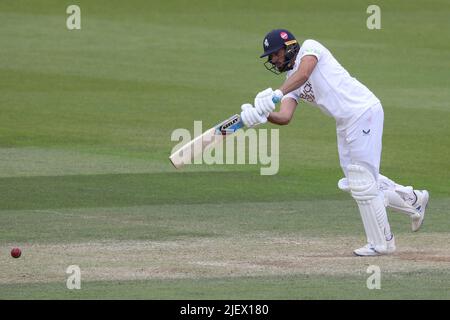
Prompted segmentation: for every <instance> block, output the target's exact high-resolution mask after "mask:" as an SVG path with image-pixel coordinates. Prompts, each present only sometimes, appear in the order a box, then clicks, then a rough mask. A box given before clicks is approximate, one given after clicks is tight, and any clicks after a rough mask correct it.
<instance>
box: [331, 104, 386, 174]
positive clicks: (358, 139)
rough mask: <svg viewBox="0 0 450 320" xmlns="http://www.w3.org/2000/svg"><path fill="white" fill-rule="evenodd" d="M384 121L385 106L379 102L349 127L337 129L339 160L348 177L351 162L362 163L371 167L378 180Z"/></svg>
mask: <svg viewBox="0 0 450 320" xmlns="http://www.w3.org/2000/svg"><path fill="white" fill-rule="evenodd" d="M383 123H384V112H383V107H382V106H381V103H378V104H376V105H374V106H372V107H371V108H370V109H368V110H367V111H366V112H365V113H364V114H363V115H362V116H361V117H360V118H359V119H358V120H357V121H356V122H355V123H354V124H353V125H351V126H350V127H349V128H347V129H346V130H342V131H337V144H338V152H339V161H340V164H341V167H342V170H343V171H344V174H345V176H346V177H347V166H348V165H349V164H361V165H364V166H365V167H367V168H369V170H370V171H371V172H372V174H373V175H374V177H375V179H376V180H378V174H379V172H380V160H381V147H382V136H383Z"/></svg>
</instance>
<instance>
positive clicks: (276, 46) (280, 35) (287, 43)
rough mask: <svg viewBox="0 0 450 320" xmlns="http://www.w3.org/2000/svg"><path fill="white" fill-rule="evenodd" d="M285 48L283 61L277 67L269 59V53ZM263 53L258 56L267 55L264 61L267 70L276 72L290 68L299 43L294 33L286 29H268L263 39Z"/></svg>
mask: <svg viewBox="0 0 450 320" xmlns="http://www.w3.org/2000/svg"><path fill="white" fill-rule="evenodd" d="M282 48H285V49H286V53H285V62H284V64H283V66H282V67H280V68H278V67H277V66H275V65H274V64H273V63H272V62H271V61H270V55H271V54H272V53H275V52H278V51H279V50H280V49H282ZM263 49H264V53H263V54H262V55H261V56H260V58H264V57H269V58H268V60H267V61H266V62H265V63H264V66H265V67H266V69H267V70H269V71H272V72H274V73H276V74H280V73H282V72H285V71H288V70H291V69H292V68H293V66H294V63H295V58H296V56H297V53H298V51H299V50H300V45H299V44H298V42H297V40H296V39H295V37H294V35H293V34H292V33H291V32H289V31H288V30H286V29H275V30H272V31H270V32H269V33H268V34H266V36H265V37H264V40H263Z"/></svg>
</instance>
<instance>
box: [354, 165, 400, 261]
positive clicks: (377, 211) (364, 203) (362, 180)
mask: <svg viewBox="0 0 450 320" xmlns="http://www.w3.org/2000/svg"><path fill="white" fill-rule="evenodd" d="M347 174H348V185H349V188H350V192H351V194H352V197H353V198H354V199H355V200H356V203H357V204H358V207H359V212H360V214H361V218H362V221H363V225H364V229H365V231H366V236H367V242H368V243H370V244H372V245H373V246H374V247H375V250H376V251H377V252H379V253H386V252H387V243H386V236H388V235H390V234H391V230H390V226H389V222H388V219H387V214H386V208H385V206H384V200H383V194H382V193H381V191H379V189H378V184H377V181H376V180H375V178H374V176H373V175H372V173H371V172H370V171H369V170H368V169H367V168H365V167H364V166H361V165H355V164H351V165H349V166H348V167H347Z"/></svg>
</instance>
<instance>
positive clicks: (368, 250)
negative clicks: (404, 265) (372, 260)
mask: <svg viewBox="0 0 450 320" xmlns="http://www.w3.org/2000/svg"><path fill="white" fill-rule="evenodd" d="M394 252H395V237H394V235H392V238H391V240H387V241H386V250H377V249H376V248H375V246H374V245H373V244H371V243H368V244H366V245H365V246H364V247H362V248H359V249H356V250H354V251H353V253H354V254H355V255H357V256H359V257H373V256H381V255H386V254H391V253H394Z"/></svg>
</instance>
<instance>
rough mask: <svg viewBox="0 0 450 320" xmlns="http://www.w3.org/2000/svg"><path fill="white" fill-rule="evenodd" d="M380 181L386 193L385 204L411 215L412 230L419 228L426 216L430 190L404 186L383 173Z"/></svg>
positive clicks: (381, 188) (382, 189)
mask: <svg viewBox="0 0 450 320" xmlns="http://www.w3.org/2000/svg"><path fill="white" fill-rule="evenodd" d="M378 182H379V183H378V185H379V188H380V190H381V191H382V192H383V194H384V202H385V205H386V206H387V207H388V208H391V209H393V210H395V211H398V212H401V213H405V214H406V215H408V216H409V217H411V229H412V231H417V230H419V228H420V227H421V226H422V223H423V219H424V218H425V210H426V208H427V206H428V200H429V198H430V195H429V193H428V191H427V190H414V189H413V187H411V186H407V187H405V186H402V185H400V184H398V183H395V182H394V181H392V180H391V179H389V178H387V177H385V176H383V175H381V174H380V175H379V178H378Z"/></svg>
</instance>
